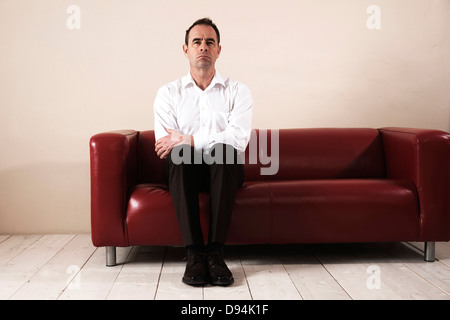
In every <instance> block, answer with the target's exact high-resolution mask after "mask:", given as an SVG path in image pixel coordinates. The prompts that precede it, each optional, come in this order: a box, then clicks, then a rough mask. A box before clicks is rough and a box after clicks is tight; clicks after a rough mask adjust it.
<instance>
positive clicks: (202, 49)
mask: <svg viewBox="0 0 450 320" xmlns="http://www.w3.org/2000/svg"><path fill="white" fill-rule="evenodd" d="M200 51H208V46H207V45H206V42H202V44H201V46H200Z"/></svg>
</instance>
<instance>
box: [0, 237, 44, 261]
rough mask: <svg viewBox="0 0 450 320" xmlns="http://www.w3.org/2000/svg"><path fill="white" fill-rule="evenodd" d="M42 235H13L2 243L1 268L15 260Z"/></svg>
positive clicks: (0, 253)
mask: <svg viewBox="0 0 450 320" xmlns="http://www.w3.org/2000/svg"><path fill="white" fill-rule="evenodd" d="M41 237H42V235H13V236H11V237H9V238H7V239H5V240H4V241H3V242H2V243H0V266H2V265H4V264H5V263H8V262H9V261H10V260H11V259H14V258H15V257H16V256H17V255H18V254H20V253H22V252H23V251H24V250H26V249H27V248H28V247H29V246H30V245H31V244H33V243H34V242H36V241H37V240H39V238H41Z"/></svg>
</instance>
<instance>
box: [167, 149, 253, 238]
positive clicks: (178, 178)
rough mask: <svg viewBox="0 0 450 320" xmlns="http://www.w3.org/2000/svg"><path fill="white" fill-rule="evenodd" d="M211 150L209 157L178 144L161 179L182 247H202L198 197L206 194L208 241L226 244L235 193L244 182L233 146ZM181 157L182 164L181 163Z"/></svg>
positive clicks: (242, 171) (242, 167) (239, 162)
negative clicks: (208, 212)
mask: <svg viewBox="0 0 450 320" xmlns="http://www.w3.org/2000/svg"><path fill="white" fill-rule="evenodd" d="M211 150H212V151H211V154H210V155H205V154H199V153H196V151H195V149H194V148H193V147H190V146H188V145H181V146H177V147H175V148H173V149H172V151H171V153H170V155H169V156H168V157H167V158H166V162H165V168H164V177H165V180H166V183H167V186H168V187H169V191H170V194H171V196H172V200H173V204H174V206H175V211H176V214H177V218H178V223H179V226H180V230H181V234H182V237H183V243H184V245H185V246H190V245H203V233H202V229H201V225H200V209H199V198H198V195H199V192H207V191H209V193H210V198H209V199H210V200H209V201H210V203H209V205H210V206H209V208H210V219H209V220H210V222H209V236H208V242H209V243H220V244H224V243H225V240H226V237H227V233H228V228H229V225H230V221H231V214H232V211H233V206H234V200H235V197H236V192H237V190H238V189H239V188H240V187H241V186H242V183H243V181H244V166H243V164H242V163H241V161H240V158H239V155H238V154H237V152H236V150H235V149H234V148H233V147H231V146H229V145H224V144H216V145H215V146H214V147H213V148H212V149H211ZM185 152H188V153H189V155H190V157H189V155H186V154H185ZM174 153H175V154H174ZM181 158H183V159H184V161H181V163H180V159H181ZM186 159H187V160H188V161H186ZM174 160H175V161H174ZM189 160H190V161H189Z"/></svg>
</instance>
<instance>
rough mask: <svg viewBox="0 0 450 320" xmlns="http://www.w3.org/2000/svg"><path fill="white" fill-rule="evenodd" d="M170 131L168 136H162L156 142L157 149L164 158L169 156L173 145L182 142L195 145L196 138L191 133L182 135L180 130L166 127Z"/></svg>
mask: <svg viewBox="0 0 450 320" xmlns="http://www.w3.org/2000/svg"><path fill="white" fill-rule="evenodd" d="M166 131H167V132H168V133H169V134H168V135H167V136H164V137H162V138H160V139H159V140H158V141H156V143H155V151H156V154H157V155H158V157H160V158H161V159H164V158H165V157H167V156H168V155H169V153H170V151H171V150H172V148H173V147H176V146H178V145H181V144H188V145H190V146H192V147H193V146H194V138H193V137H192V136H190V135H182V134H181V133H179V132H178V131H175V130H172V129H166Z"/></svg>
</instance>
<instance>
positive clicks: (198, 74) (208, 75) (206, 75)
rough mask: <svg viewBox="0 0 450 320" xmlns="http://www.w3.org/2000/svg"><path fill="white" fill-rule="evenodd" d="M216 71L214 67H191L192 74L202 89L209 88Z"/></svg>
mask: <svg viewBox="0 0 450 320" xmlns="http://www.w3.org/2000/svg"><path fill="white" fill-rule="evenodd" d="M215 73H216V71H215V69H214V68H211V69H191V76H192V78H193V79H194V81H195V84H196V85H197V87H199V88H200V89H202V90H205V89H206V88H208V86H209V85H210V84H211V81H212V79H213V78H214V75H215Z"/></svg>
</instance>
